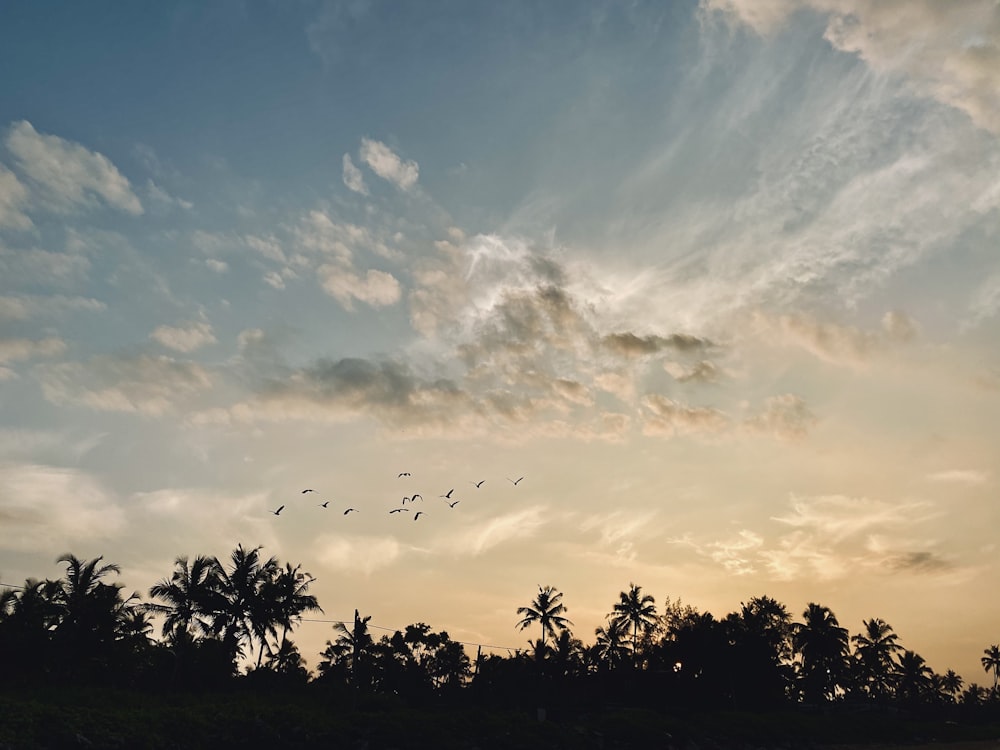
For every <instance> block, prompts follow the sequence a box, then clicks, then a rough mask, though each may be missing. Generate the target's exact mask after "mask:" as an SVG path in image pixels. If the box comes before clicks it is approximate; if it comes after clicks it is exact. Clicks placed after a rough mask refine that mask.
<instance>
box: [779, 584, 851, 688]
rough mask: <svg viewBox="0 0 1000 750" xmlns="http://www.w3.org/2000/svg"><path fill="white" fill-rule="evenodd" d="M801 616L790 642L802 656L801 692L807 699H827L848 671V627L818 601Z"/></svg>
mask: <svg viewBox="0 0 1000 750" xmlns="http://www.w3.org/2000/svg"><path fill="white" fill-rule="evenodd" d="M802 617H803V619H804V622H801V623H796V624H795V625H794V626H793V633H792V645H793V647H794V648H795V650H796V651H798V653H799V655H800V656H801V659H802V661H801V665H800V674H801V681H802V691H803V694H804V696H805V699H806V700H807V701H815V702H818V701H822V700H830V699H832V698H833V697H834V696H835V694H836V689H837V686H838V685H840V684H842V680H843V679H844V677H845V676H846V672H847V642H848V641H847V630H846V628H842V627H840V623H839V622H837V617H836V616H835V615H834V614H833V612H832V611H831V610H830V608H829V607H823V606H821V605H819V604H815V603H810V604H809V605H808V607H807V608H806V610H805V612H803V613H802Z"/></svg>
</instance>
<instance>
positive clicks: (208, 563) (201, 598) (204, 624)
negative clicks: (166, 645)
mask: <svg viewBox="0 0 1000 750" xmlns="http://www.w3.org/2000/svg"><path fill="white" fill-rule="evenodd" d="M221 583H222V569H221V567H220V566H219V561H218V560H216V559H215V558H211V557H205V556H204V555H198V556H197V557H196V558H195V559H194V562H192V563H191V564H190V565H189V564H188V559H187V558H186V557H178V558H177V559H176V560H175V561H174V572H173V574H172V575H171V576H170V578H169V579H166V578H164V579H162V580H160V581H158V582H157V583H155V584H153V586H152V587H151V588H150V589H149V595H150V596H151V597H153V598H154V599H162V600H163V601H164V602H165V604H151V605H148V607H149V609H150V611H152V612H155V613H158V614H163V615H166V617H165V618H164V622H163V635H164V637H166V638H168V640H170V642H177V641H178V640H180V639H182V634H183V635H186V636H206V635H209V634H210V633H211V632H212V628H213V622H214V619H215V615H216V610H217V609H218V608H219V606H220V604H221V602H220V600H219V597H220V586H221Z"/></svg>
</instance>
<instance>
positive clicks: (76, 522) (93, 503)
mask: <svg viewBox="0 0 1000 750" xmlns="http://www.w3.org/2000/svg"><path fill="white" fill-rule="evenodd" d="M126 526H127V521H126V517H125V514H124V513H123V512H122V510H121V508H120V507H119V505H118V503H117V501H116V498H115V497H114V495H113V494H112V493H111V492H109V491H108V490H107V489H105V487H104V486H103V485H102V484H101V483H100V482H99V481H98V480H96V479H95V478H94V477H92V476H90V475H89V474H87V473H85V472H82V471H79V470H77V469H67V468H60V467H55V466H44V465H39V464H21V463H15V464H5V465H0V548H3V549H5V550H8V551H12V550H17V551H24V550H34V549H49V548H51V546H52V545H56V546H61V547H63V548H64V549H69V548H71V546H73V545H76V544H79V543H80V542H84V541H88V540H91V539H109V538H114V537H116V536H117V535H119V534H120V533H122V532H123V531H124V530H125V528H126Z"/></svg>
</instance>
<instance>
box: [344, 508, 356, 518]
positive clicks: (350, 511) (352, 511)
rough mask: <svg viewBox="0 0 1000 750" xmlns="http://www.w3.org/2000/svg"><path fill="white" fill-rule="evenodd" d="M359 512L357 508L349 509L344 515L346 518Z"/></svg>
mask: <svg viewBox="0 0 1000 750" xmlns="http://www.w3.org/2000/svg"><path fill="white" fill-rule="evenodd" d="M357 512H358V510H357V508H348V509H347V510H345V511H344V515H345V516H346V515H347V514H348V513H357Z"/></svg>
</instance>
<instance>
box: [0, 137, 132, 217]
mask: <svg viewBox="0 0 1000 750" xmlns="http://www.w3.org/2000/svg"><path fill="white" fill-rule="evenodd" d="M5 142H6V145H7V149H8V150H9V151H10V152H11V153H12V154H13V155H14V159H15V161H16V163H17V166H18V168H19V170H20V171H21V172H22V173H23V174H24V175H26V176H27V177H28V178H29V180H31V182H32V183H33V184H34V185H36V186H38V187H39V188H40V189H41V191H42V194H43V198H44V199H45V200H46V201H47V202H48V203H49V204H50V206H51V207H52V208H54V209H56V210H61V211H68V210H71V209H75V208H80V207H85V206H93V205H95V204H96V201H95V200H94V199H95V197H97V198H100V199H101V200H102V201H103V202H104V203H105V204H107V205H108V206H110V207H112V208H117V209H119V210H121V211H125V212H126V213H130V214H141V213H142V212H143V209H142V203H141V202H140V201H139V198H138V196H137V195H136V194H135V193H134V192H133V191H132V186H131V185H130V184H129V181H128V179H127V178H126V177H125V176H124V175H123V174H122V173H121V172H119V171H118V169H117V167H115V165H114V164H112V163H111V161H110V160H109V159H108V158H107V157H105V156H104V155H103V154H99V153H97V152H96V151H90V150H88V149H86V148H84V147H83V146H81V145H79V144H77V143H72V142H71V141H67V140H64V139H62V138H60V137H58V136H55V135H43V134H41V133H39V132H38V131H36V130H35V128H34V127H32V125H31V123H30V122H27V121H26V120H21V121H20V122H16V123H14V124H13V125H12V126H11V128H10V129H9V130H8V132H7V138H6V141H5Z"/></svg>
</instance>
